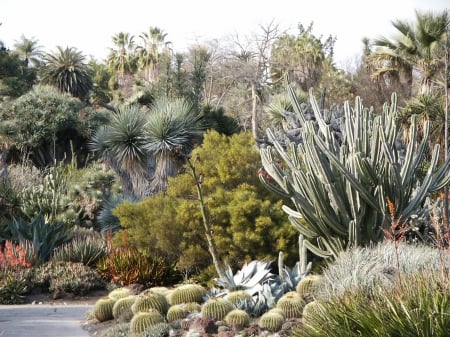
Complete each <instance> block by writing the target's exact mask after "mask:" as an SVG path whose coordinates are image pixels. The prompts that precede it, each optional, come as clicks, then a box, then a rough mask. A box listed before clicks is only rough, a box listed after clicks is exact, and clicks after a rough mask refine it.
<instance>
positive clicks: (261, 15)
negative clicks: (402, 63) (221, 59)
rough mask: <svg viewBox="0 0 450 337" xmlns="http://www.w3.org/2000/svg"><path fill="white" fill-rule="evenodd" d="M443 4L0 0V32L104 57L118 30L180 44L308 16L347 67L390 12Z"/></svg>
mask: <svg viewBox="0 0 450 337" xmlns="http://www.w3.org/2000/svg"><path fill="white" fill-rule="evenodd" d="M448 8H450V1H449V0H373V1H366V0H327V1H325V0H308V1H304V0H271V1H268V0H221V1H215V0H179V1H170V0H158V1H155V0H146V1H145V0H142V1H139V0H125V1H117V0H104V1H99V0H71V1H66V0H28V1H26V0H0V22H1V23H2V25H1V26H0V40H2V41H3V42H4V43H5V45H6V47H8V48H13V46H14V43H15V42H16V41H18V40H19V39H20V36H21V35H22V34H24V35H25V37H27V38H32V37H34V38H36V39H37V40H38V41H39V44H40V45H41V46H43V47H44V48H43V49H44V51H46V52H50V51H54V50H55V48H56V46H62V47H76V48H77V49H78V50H79V51H81V52H83V53H84V54H85V55H86V56H90V55H92V56H93V57H95V58H96V59H98V60H102V59H104V58H105V57H106V55H107V54H108V50H109V49H108V48H110V47H112V46H113V44H112V41H111V40H112V36H114V35H115V34H117V33H119V32H122V31H123V32H128V33H130V34H131V35H136V37H137V36H138V35H139V34H140V33H142V32H147V31H148V28H149V27H150V26H156V27H159V28H160V29H162V30H163V31H164V32H165V33H166V34H167V37H166V40H167V41H170V42H172V43H173V49H174V50H175V51H177V52H178V51H179V52H181V51H184V50H185V49H186V47H187V46H189V45H193V44H195V43H197V42H203V41H207V40H210V39H222V38H225V37H226V36H229V35H231V34H234V33H238V34H239V35H240V36H248V35H250V34H251V33H257V32H259V31H260V28H259V26H260V25H263V26H264V25H267V24H268V23H270V22H272V21H273V22H274V23H276V24H279V26H280V28H282V29H289V28H290V29H291V30H290V32H292V33H297V32H298V30H297V28H296V27H297V26H298V24H299V23H301V24H303V25H304V26H308V25H309V23H311V22H314V29H313V33H314V34H315V35H316V36H320V35H323V36H325V37H326V36H328V35H330V34H331V35H333V36H336V37H337V41H336V44H335V61H336V63H337V64H338V65H339V66H342V67H345V66H346V65H348V64H352V63H353V62H354V60H355V58H356V57H358V56H359V55H360V52H361V49H362V42H361V41H362V38H363V37H368V38H375V37H378V36H379V35H383V36H387V37H391V36H392V35H393V34H394V33H395V30H394V29H393V27H392V23H391V22H392V20H396V19H402V20H410V21H413V20H414V17H415V10H420V11H428V10H431V11H433V12H436V13H438V12H442V11H443V10H445V9H448Z"/></svg>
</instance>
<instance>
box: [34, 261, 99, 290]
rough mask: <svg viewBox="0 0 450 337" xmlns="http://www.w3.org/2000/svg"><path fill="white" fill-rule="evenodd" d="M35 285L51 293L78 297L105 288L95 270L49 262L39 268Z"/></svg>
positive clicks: (64, 263)
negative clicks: (58, 292)
mask: <svg viewBox="0 0 450 337" xmlns="http://www.w3.org/2000/svg"><path fill="white" fill-rule="evenodd" d="M33 284H35V285H36V286H40V287H42V288H43V289H47V290H48V291H50V292H56V291H65V292H69V293H73V294H77V295H83V294H86V293H88V292H89V291H91V290H95V289H104V288H105V282H104V280H103V279H102V278H101V276H100V275H99V274H98V273H97V272H96V271H95V270H93V269H91V268H89V267H87V266H85V265H83V264H82V263H75V262H48V263H46V264H44V265H42V266H39V267H38V268H36V271H35V275H34V280H33Z"/></svg>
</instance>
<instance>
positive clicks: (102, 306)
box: [92, 297, 114, 322]
mask: <svg viewBox="0 0 450 337" xmlns="http://www.w3.org/2000/svg"><path fill="white" fill-rule="evenodd" d="M113 306H114V300H113V299H111V298H109V297H102V298H100V299H98V300H97V301H96V302H95V304H94V308H93V309H92V314H93V315H94V317H95V318H96V319H97V320H98V321H99V322H104V321H108V320H110V319H113V318H114V317H113V313H112V310H113Z"/></svg>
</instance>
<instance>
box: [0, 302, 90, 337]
mask: <svg viewBox="0 0 450 337" xmlns="http://www.w3.org/2000/svg"><path fill="white" fill-rule="evenodd" d="M91 309H92V305H62V304H59V305H49V304H36V305H31V304H26V305H0V337H89V333H88V332H87V331H86V330H83V328H82V324H83V322H84V321H85V320H86V313H87V312H88V311H89V310H91Z"/></svg>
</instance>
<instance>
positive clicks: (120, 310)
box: [112, 295, 136, 323]
mask: <svg viewBox="0 0 450 337" xmlns="http://www.w3.org/2000/svg"><path fill="white" fill-rule="evenodd" d="M135 300H136V295H130V296H127V297H123V298H119V299H118V300H117V301H116V302H115V303H114V305H113V308H112V314H113V317H114V319H116V320H118V321H119V322H121V323H125V322H129V321H130V320H131V318H132V317H133V311H132V310H131V307H132V306H133V304H134V301H135Z"/></svg>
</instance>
